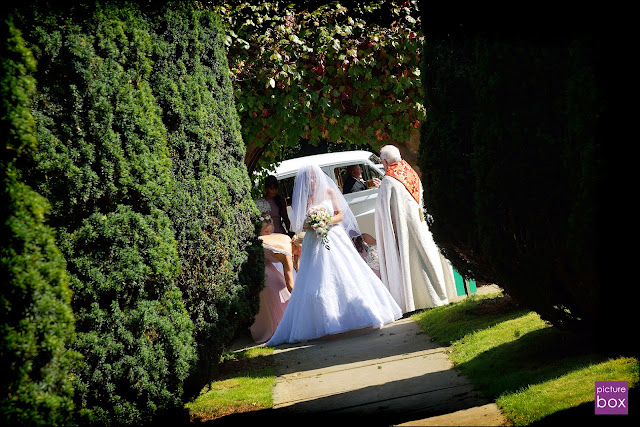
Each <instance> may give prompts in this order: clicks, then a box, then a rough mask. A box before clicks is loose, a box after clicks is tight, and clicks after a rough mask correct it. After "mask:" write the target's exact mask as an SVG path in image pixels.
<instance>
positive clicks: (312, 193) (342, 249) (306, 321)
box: [265, 165, 402, 347]
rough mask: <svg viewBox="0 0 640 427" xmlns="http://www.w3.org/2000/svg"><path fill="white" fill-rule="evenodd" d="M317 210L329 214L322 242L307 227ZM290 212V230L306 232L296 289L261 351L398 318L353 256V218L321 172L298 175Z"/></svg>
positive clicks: (378, 283)
mask: <svg viewBox="0 0 640 427" xmlns="http://www.w3.org/2000/svg"><path fill="white" fill-rule="evenodd" d="M320 206H321V207H324V208H326V209H327V210H328V211H329V213H330V215H332V217H331V224H332V226H330V227H329V231H328V234H327V235H326V239H323V236H321V235H318V234H317V233H316V232H315V230H313V229H311V228H310V226H309V224H308V222H307V221H308V219H307V214H308V212H309V210H310V209H311V208H314V209H317V208H318V207H320ZM292 210H293V212H292V215H291V228H292V231H295V232H296V233H300V232H302V231H306V233H305V235H304V236H305V237H304V240H303V243H302V248H301V255H300V264H299V267H298V273H297V276H296V287H295V289H294V291H293V292H292V293H291V298H290V299H289V303H288V305H287V308H286V310H285V312H284V315H283V317H282V320H281V321H280V324H279V325H278V327H277V329H276V331H275V333H274V334H273V336H272V337H271V339H270V340H269V341H267V343H266V344H265V345H266V346H269V347H270V346H275V345H278V344H282V343H285V342H286V343H294V342H299V341H305V340H311V339H315V338H320V337H323V336H325V335H332V334H339V333H342V332H347V331H351V330H356V329H364V328H369V327H374V328H380V327H382V326H383V325H385V324H387V323H391V322H393V321H395V320H397V319H399V318H401V317H402V310H401V309H400V307H399V306H398V304H397V303H396V302H395V300H394V299H393V297H392V296H391V294H390V293H389V291H388V290H387V288H386V287H385V286H384V284H383V283H382V282H381V281H380V279H379V278H378V276H376V274H375V273H374V272H373V271H372V270H371V268H370V267H369V266H368V265H367V264H366V262H365V261H364V260H363V259H362V257H361V256H360V254H358V252H357V251H356V248H355V246H354V245H353V243H352V241H351V239H352V238H353V237H356V236H359V235H360V230H359V228H358V224H357V222H356V219H355V217H354V216H353V213H352V212H351V209H350V208H349V206H348V205H347V202H346V200H345V199H344V197H343V196H342V194H341V193H340V191H339V190H338V187H337V186H336V185H335V183H334V182H333V181H332V180H331V179H330V178H329V177H328V176H327V175H326V174H325V173H324V172H322V169H320V167H318V166H316V165H307V166H303V167H301V168H300V169H299V170H298V174H297V175H296V180H295V183H294V187H293V198H292Z"/></svg>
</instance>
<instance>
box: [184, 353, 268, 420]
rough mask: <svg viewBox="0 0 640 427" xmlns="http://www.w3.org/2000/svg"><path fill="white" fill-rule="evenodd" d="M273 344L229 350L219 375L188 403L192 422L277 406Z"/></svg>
mask: <svg viewBox="0 0 640 427" xmlns="http://www.w3.org/2000/svg"><path fill="white" fill-rule="evenodd" d="M272 355H273V348H265V347H255V348H249V349H246V350H241V351H237V352H229V353H225V354H223V356H222V361H221V364H220V366H219V371H218V375H217V379H216V380H215V381H213V382H212V383H211V384H209V385H208V386H207V387H205V388H204V389H203V390H202V391H201V392H200V395H199V396H198V397H197V398H195V399H194V400H193V401H192V402H190V403H187V404H186V405H185V407H186V409H187V410H188V411H189V417H190V419H191V421H192V422H202V421H209V420H215V419H217V418H221V417H224V416H226V415H230V414H234V413H241V412H250V411H257V410H259V409H266V408H271V407H273V398H272V394H271V391H272V390H271V389H272V387H273V382H274V380H275V367H274V363H273V357H272Z"/></svg>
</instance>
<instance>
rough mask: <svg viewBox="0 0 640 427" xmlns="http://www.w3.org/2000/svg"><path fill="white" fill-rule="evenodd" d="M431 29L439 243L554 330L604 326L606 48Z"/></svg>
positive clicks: (428, 131)
mask: <svg viewBox="0 0 640 427" xmlns="http://www.w3.org/2000/svg"><path fill="white" fill-rule="evenodd" d="M438 30H439V28H437V26H436V27H433V28H429V29H426V33H427V34H426V40H425V54H424V58H423V61H424V63H423V79H424V85H425V94H426V105H427V107H428V113H427V120H426V122H425V123H424V125H423V128H422V135H421V137H422V139H421V164H420V166H421V169H422V170H423V171H424V172H423V175H424V176H423V181H424V184H425V200H426V206H427V208H428V210H429V211H430V213H431V214H432V215H433V217H434V218H435V221H434V223H433V225H432V227H431V229H432V231H433V234H434V238H435V240H436V242H438V244H439V245H440V246H441V248H442V249H443V252H444V253H445V255H446V256H447V257H448V258H449V259H450V260H451V261H452V263H453V265H454V267H455V268H456V269H457V270H458V271H459V272H461V273H462V274H463V275H465V276H466V277H469V278H474V279H476V280H480V281H486V282H492V283H497V284H498V285H500V286H502V287H503V288H504V289H505V290H506V292H507V293H509V294H510V295H511V296H513V297H515V298H517V299H518V300H519V301H520V302H521V303H522V304H523V305H525V306H527V307H530V308H532V309H534V310H535V311H537V312H538V313H539V314H540V315H541V316H542V317H544V318H545V319H547V320H550V321H552V322H553V323H554V324H556V325H558V326H563V325H564V326H568V327H573V328H577V329H582V330H584V329H590V328H592V327H593V325H594V323H597V321H598V319H599V318H600V316H601V314H602V313H601V309H602V307H603V305H602V303H603V302H604V299H603V298H604V297H603V296H602V297H601V288H600V286H601V283H600V281H599V280H600V279H601V276H600V275H599V271H598V268H599V267H598V260H597V258H596V257H597V233H596V226H597V221H598V215H599V206H598V203H599V197H600V190H601V188H600V187H601V183H602V177H603V167H602V159H601V156H600V154H601V147H600V144H601V140H600V137H601V136H602V135H601V134H600V133H599V132H600V131H601V127H600V126H601V123H600V121H599V117H600V114H601V113H602V109H603V108H604V105H605V104H604V103H603V100H604V97H603V94H602V92H601V78H602V75H601V74H600V72H601V63H600V62H599V60H600V55H601V52H602V50H601V49H602V47H601V45H600V40H599V39H597V38H594V37H592V36H591V35H590V34H587V33H584V32H575V33H574V32H572V31H569V30H567V31H558V32H554V31H550V32H549V33H544V34H543V33H540V32H537V31H533V29H532V31H531V32H528V31H526V30H525V29H519V30H517V31H515V30H512V31H507V32H499V31H483V30H481V29H479V28H475V27H473V26H460V27H457V28H448V29H447V30H448V31H438Z"/></svg>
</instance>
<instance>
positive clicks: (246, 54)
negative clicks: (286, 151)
mask: <svg viewBox="0 0 640 427" xmlns="http://www.w3.org/2000/svg"><path fill="white" fill-rule="evenodd" d="M203 6H204V7H211V8H213V9H214V10H216V11H217V12H218V13H219V14H220V15H221V16H222V18H223V21H224V24H225V25H226V30H227V36H226V45H227V49H228V59H229V69H230V73H231V78H232V81H233V84H234V92H235V101H236V106H237V109H238V113H239V115H240V119H241V124H242V134H243V138H244V141H245V143H246V144H247V146H248V147H249V150H250V148H251V147H252V146H257V147H263V148H264V151H263V154H262V156H261V160H260V162H259V164H269V163H270V162H271V161H273V159H274V157H275V155H276V153H277V152H278V150H279V149H280V148H281V147H283V146H284V147H287V146H289V147H293V146H296V145H297V144H299V141H300V140H308V142H309V143H310V144H313V145H316V144H317V143H318V142H319V141H320V140H321V139H325V140H330V141H333V142H338V143H341V142H342V143H345V144H348V145H351V144H355V145H362V144H371V145H372V146H377V145H381V144H383V143H386V142H393V141H406V140H408V139H409V135H410V132H411V131H412V130H415V129H417V128H418V127H419V126H420V123H421V121H423V120H424V117H425V109H424V107H423V104H422V102H423V98H424V97H423V94H422V86H421V81H420V53H421V45H422V41H423V35H422V30H421V23H420V12H419V10H418V7H417V1H416V0H412V1H389V0H381V1H377V2H363V3H361V4H356V6H354V7H351V8H347V7H346V6H343V5H342V4H340V3H339V2H332V3H329V4H320V3H315V4H314V3H311V4H307V5H306V7H301V6H299V5H293V4H287V3H286V2H283V1H272V2H267V3H263V4H259V5H255V4H253V5H252V4H249V3H248V2H240V1H228V2H225V3H224V4H222V5H211V4H207V3H204V4H203ZM249 150H248V151H249Z"/></svg>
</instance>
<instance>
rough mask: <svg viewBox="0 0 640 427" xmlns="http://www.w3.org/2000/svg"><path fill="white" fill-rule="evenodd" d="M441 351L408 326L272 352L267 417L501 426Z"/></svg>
mask: <svg viewBox="0 0 640 427" xmlns="http://www.w3.org/2000/svg"><path fill="white" fill-rule="evenodd" d="M479 290H480V292H481V293H484V292H487V291H491V289H482V288H479ZM446 351H447V349H446V348H444V347H441V346H438V345H437V344H435V343H434V342H432V341H431V339H430V338H429V337H428V336H427V335H425V334H424V333H423V332H422V331H421V329H420V328H419V326H418V324H417V323H416V322H414V321H413V320H411V319H410V318H404V319H400V320H398V321H396V322H394V323H391V324H389V325H386V326H384V327H383V328H382V329H376V330H364V331H356V332H348V333H345V334H341V335H336V336H332V337H330V338H323V339H319V340H314V341H308V342H305V343H298V344H287V345H281V346H278V347H276V349H275V351H274V360H275V364H276V372H277V377H276V381H275V385H274V389H273V400H274V410H273V411H272V412H273V413H272V415H275V416H277V417H279V418H282V419H283V420H286V419H290V420H296V423H297V422H301V423H302V424H303V425H304V420H316V421H317V420H322V421H324V422H327V423H333V424H340V425H344V424H345V423H350V422H351V421H353V423H355V422H357V423H358V424H361V423H362V422H365V423H366V425H405V426H418V425H486V426H501V425H506V423H507V420H506V419H505V418H504V416H503V415H502V413H501V412H500V411H499V409H498V408H497V406H496V405H495V404H494V403H493V402H490V401H489V400H487V399H486V398H485V397H484V396H482V395H481V394H480V393H479V392H478V391H476V390H474V389H473V387H472V386H471V384H470V382H469V381H468V379H467V378H465V377H464V376H462V375H461V374H460V373H459V372H458V371H457V370H455V369H453V365H452V362H451V361H450V360H449V358H448V356H447V353H446Z"/></svg>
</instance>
